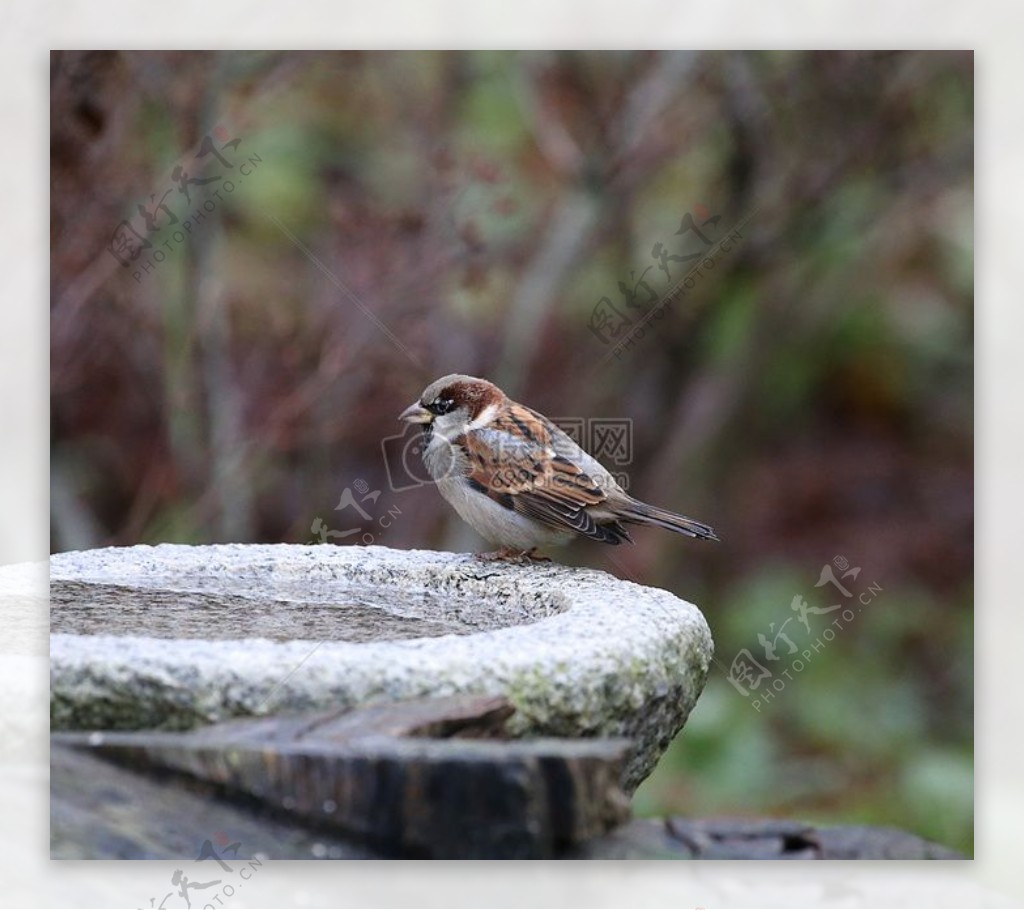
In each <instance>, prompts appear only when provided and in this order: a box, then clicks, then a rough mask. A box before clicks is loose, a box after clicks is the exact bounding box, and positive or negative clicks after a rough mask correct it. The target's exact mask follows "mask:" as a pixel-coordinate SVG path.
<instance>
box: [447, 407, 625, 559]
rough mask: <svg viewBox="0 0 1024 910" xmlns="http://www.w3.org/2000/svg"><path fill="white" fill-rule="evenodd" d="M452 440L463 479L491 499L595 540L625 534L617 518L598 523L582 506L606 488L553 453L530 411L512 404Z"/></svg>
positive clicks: (599, 500) (601, 498) (615, 538)
mask: <svg viewBox="0 0 1024 910" xmlns="http://www.w3.org/2000/svg"><path fill="white" fill-rule="evenodd" d="M458 441H459V443H460V444H461V446H462V448H463V450H464V451H465V452H466V455H467V457H468V462H469V469H470V470H469V482H470V483H471V484H473V486H474V487H475V488H476V489H478V490H480V491H481V492H485V493H486V494H487V495H488V496H490V497H491V498H492V499H493V500H495V502H498V503H500V504H502V505H504V506H505V507H506V508H512V509H514V510H515V511H516V512H519V513H520V514H522V515H526V516H529V517H531V518H534V519H536V520H537V521H540V522H543V523H544V524H547V525H550V526H552V527H556V528H566V529H569V530H572V531H575V532H576V533H578V534H583V535H585V536H586V537H591V538H594V539H595V540H601V541H606V542H608V543H619V542H620V541H621V540H624V539H625V540H628V539H629V537H628V535H627V534H626V531H625V529H623V528H622V526H621V525H619V524H618V522H611V523H608V524H605V525H598V524H597V523H596V522H595V521H594V519H593V517H592V516H591V515H590V514H589V513H588V512H587V511H586V509H587V508H588V507H590V506H595V505H598V504H600V503H602V502H604V501H605V499H606V498H607V494H606V493H605V491H604V490H602V489H601V486H600V484H598V483H595V481H594V479H593V478H592V477H591V476H590V475H588V474H587V473H586V472H585V471H584V470H583V469H582V468H580V467H579V465H577V464H575V463H574V462H573V461H571V460H570V459H569V458H567V457H565V456H564V455H559V454H556V453H555V450H554V448H553V447H552V440H551V434H550V432H549V431H548V428H547V426H546V425H545V421H544V420H543V418H541V417H540V415H538V414H537V413H536V412H534V411H531V410H530V409H529V408H525V407H523V406H521V405H514V406H513V407H512V408H510V409H509V411H508V413H507V414H499V415H498V416H496V417H495V419H494V420H493V421H492V422H491V423H490V424H488V425H487V426H486V427H481V428H479V429H477V430H475V431H474V432H472V433H470V434H469V435H467V436H463V437H462V438H460V439H459V440H458Z"/></svg>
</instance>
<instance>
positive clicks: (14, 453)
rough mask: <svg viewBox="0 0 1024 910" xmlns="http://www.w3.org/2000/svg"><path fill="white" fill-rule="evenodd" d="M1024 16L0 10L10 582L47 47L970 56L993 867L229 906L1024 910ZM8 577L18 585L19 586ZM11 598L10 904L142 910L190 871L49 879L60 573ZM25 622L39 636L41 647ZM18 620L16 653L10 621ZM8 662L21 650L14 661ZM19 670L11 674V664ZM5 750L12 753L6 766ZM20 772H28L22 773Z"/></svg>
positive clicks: (29, 532) (846, 8)
mask: <svg viewBox="0 0 1024 910" xmlns="http://www.w3.org/2000/svg"><path fill="white" fill-rule="evenodd" d="M1022 36H1024V5H1017V4H1011V3H1005V4H1000V3H997V2H985V3H979V2H974V3H963V2H932V3H926V2H904V3H901V4H895V3H890V4H887V5H886V6H885V7H883V6H882V5H881V4H879V3H870V4H869V3H865V2H863V0H859V2H848V3H825V2H810V0H808V2H775V3H768V2H763V0H762V2H756V0H755V2H742V3H741V2H728V0H704V2H701V3H679V2H637V0H633V2H630V3H628V4H626V3H621V4H614V3H610V2H606V0H584V2H570V3H567V2H561V3H560V2H555V0H515V2H514V3H505V4H501V5H499V4H498V3H490V2H481V0H471V2H449V3H441V2H434V3H429V4H428V3H426V2H413V0H408V2H385V0H375V2H373V3H366V2H359V3H355V2H338V0H334V2H329V0H322V2H301V0H289V2H287V3H285V4H271V3H268V2H266V0H264V2H237V0H206V2H201V3H200V2H185V0H177V2H173V3H152V2H150V3H143V2H141V0H137V2H134V3H114V2H102V3H101V2H95V3H85V2H69V3H59V2H54V0H48V2H46V0H44V2H35V3H33V2H30V0H19V2H3V3H2V5H0V46H2V53H0V127H2V135H3V137H4V138H3V140H2V142H0V161H2V167H0V177H2V183H0V187H2V191H3V205H2V206H0V251H2V254H3V268H2V270H0V288H2V301H0V390H2V391H0V394H2V399H0V485H2V486H0V505H2V508H0V564H3V565H5V564H10V563H16V562H24V561H32V560H43V559H45V558H46V555H47V547H48V531H47V529H48V519H47V514H48V467H49V466H48V423H49V421H48V392H49V379H48V373H49V369H48V358H49V355H48V331H49V326H48V305H47V300H48V210H49V205H48V193H49V188H48V187H49V184H48V163H49V148H48V118H49V113H48V112H49V103H48V97H49V77H48V71H49V60H48V58H49V53H48V52H49V49H50V48H82V47H89V48H111V47H116V48H146V47H160V48H175V47H181V48H219V47H233V48H314V47H317V48H321V47H322V48H330V47H337V48H350V47H382V48H413V47H432V48H447V47H455V48H474V47H497V48H527V47H530V48H532V47H565V48H584V47H588V48H612V47H616V48H647V47H665V48H669V47H682V48H694V47H696V48H793V47H797V48H860V47H871V48H973V49H974V50H975V51H976V58H975V64H976V85H977V110H976V131H975V132H976V170H977V175H978V179H977V200H978V201H977V207H976V214H977V219H976V251H977V256H976V261H977V284H976V287H977V290H978V295H977V296H978V305H977V313H978V317H977V322H976V325H977V330H978V331H977V338H976V343H977V356H976V362H977V365H978V368H977V377H976V390H977V401H976V404H977V410H976V415H977V418H976V424H977V488H976V497H977V503H978V508H977V536H976V542H977V549H976V552H977V570H978V581H977V589H976V591H977V617H978V619H977V624H976V626H977V639H976V648H975V655H976V676H977V689H976V695H977V707H978V710H977V725H976V729H977V765H976V785H977V790H976V793H977V795H976V810H977V815H976V825H977V844H976V854H977V857H978V858H977V859H976V860H975V861H974V862H972V863H953V864H947V863H930V864H923V863H918V864H912V863H907V864H898V863H846V864H839V863H786V864H782V863H777V864H767V863H695V864H687V863H588V864H584V863H577V864H566V863H546V864H530V865H526V864H518V863H507V864H498V863H473V864H470V863H463V864H459V863H432V864H427V863H389V864H381V863H283V862H282V863H273V864H267V865H265V866H264V868H263V869H262V870H260V872H259V875H258V879H256V878H254V879H253V881H252V883H251V888H247V889H246V892H245V893H239V894H237V895H236V896H235V897H233V898H232V899H231V900H230V901H226V902H225V906H227V907H231V908H235V907H237V908H242V907H264V906H309V907H320V906H325V907H326V906H342V907H355V906H373V907H405V906H429V907H474V906H500V907H532V906H546V907H550V906H566V907H576V906H580V907H583V906H596V907H611V906H642V907H662V906H676V907H680V906H681V907H697V906H700V907H706V906H778V907H803V906H817V907H824V906H844V907H845V906H867V907H874V906H932V907H939V906H1019V905H1020V904H1019V902H1020V901H1021V899H1022V898H1024V861H1022V859H1021V844H1024V836H1022V835H1024V821H1022V819H1024V773H1022V771H1021V768H1022V764H1024V763H1022V758H1024V756H1022V749H1021V742H1022V732H1021V731H1022V728H1024V723H1022V720H1024V718H1022V711H1021V707H1020V693H1019V692H1018V689H1019V688H1020V687H1021V683H1020V678H1021V667H1022V662H1021V660H1020V650H1021V644H1022V643H1024V610H1022V609H1021V607H1020V605H1019V600H1020V598H1019V595H1018V591H1017V586H1018V584H1020V576H1018V574H1017V569H1018V568H1019V567H1020V563H1019V562H1018V559H1019V552H1020V549H1021V544H1022V533H1021V526H1022V522H1021V516H1024V496H1022V487H1024V407H1022V402H1021V390H1022V388H1024V357H1022V356H1021V344H1022V341H1024V301H1022V300H1021V289H1022V288H1024V275H1022V268H1024V253H1022V249H1021V247H1022V241H1024V230H1022V227H1024V225H1022V214H1021V213H1022V210H1024V205H1022V202H1024V199H1022V195H1024V194H1022V192H1021V188H1022V184H1021V169H1022V167H1024V154H1022V147H1024V143H1022V140H1024V135H1022V123H1024V104H1022V101H1021V98H1022V94H1024V92H1022V88H1024V42H1022ZM6 574H7V577H8V578H10V573H6ZM32 585H35V588H36V590H37V591H38V595H39V596H38V598H36V599H34V600H33V599H31V598H29V599H26V598H25V597H22V598H20V599H18V598H12V597H6V598H5V597H3V591H0V609H2V610H3V611H4V613H5V615H0V636H4V635H12V634H16V636H17V638H18V641H19V642H23V643H24V645H25V646H24V647H21V645H20V644H19V645H18V646H17V647H15V648H13V649H12V647H10V646H9V647H7V648H4V649H0V736H4V737H15V738H17V739H18V743H19V744H18V746H17V748H13V747H12V749H9V750H8V753H9V757H8V759H7V760H5V761H3V762H2V763H0V873H2V874H0V906H23V907H35V906H39V907H50V906H76V907H92V906H128V907H136V906H146V905H148V901H149V897H150V895H153V894H157V893H161V894H162V893H164V890H165V889H164V890H161V887H162V886H163V885H164V884H166V882H167V881H168V880H169V878H170V874H171V871H172V870H173V869H174V868H175V865H174V864H169V863H150V862H137V863H109V862H81V863H76V862H51V861H50V860H49V859H48V855H49V844H48V820H47V816H48V790H47V776H48V755H47V737H46V732H47V671H46V629H45V622H46V619H45V617H46V602H45V574H44V571H39V572H38V573H37V574H36V576H35V577H34V579H32V578H28V580H27V581H26V582H25V585H23V588H22V590H23V592H25V591H27V590H29V587H31V586H32ZM26 604H30V607H28V609H31V610H32V611H34V612H33V614H32V616H33V617H34V620H38V621H37V622H35V621H34V620H33V622H30V623H29V624H28V626H26V622H25V616H26V615H27V614H26V612H25V611H26V609H27V608H26V606H25V605H26ZM19 610H20V611H21V614H20V619H18V618H17V617H15V618H16V619H17V622H15V623H14V625H15V628H16V633H11V631H10V629H11V622H9V621H8V620H9V616H8V615H7V614H9V615H10V616H14V613H15V612H17V611H19ZM8 644H9V645H10V639H9V642H8ZM12 650H14V651H15V652H20V653H15V654H12V653H10V652H11V651H12ZM0 752H2V750H0ZM11 753H12V754H13V758H12V757H10V754H11Z"/></svg>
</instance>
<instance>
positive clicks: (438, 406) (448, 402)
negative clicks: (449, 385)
mask: <svg viewBox="0 0 1024 910" xmlns="http://www.w3.org/2000/svg"><path fill="white" fill-rule="evenodd" d="M454 408H455V402H454V401H452V399H451V398H438V399H437V400H436V401H434V402H432V403H431V404H428V405H427V410H428V411H430V412H431V413H432V414H447V413H448V412H449V411H451V410H453V409H454Z"/></svg>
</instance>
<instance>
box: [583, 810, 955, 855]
mask: <svg viewBox="0 0 1024 910" xmlns="http://www.w3.org/2000/svg"><path fill="white" fill-rule="evenodd" d="M563 858H565V859H676V860H679V859H814V860H818V859H824V860H831V859H900V860H905V859H964V858H965V857H964V856H963V855H961V854H960V853H957V852H956V851H955V850H950V849H949V848H948V847H944V846H942V845H941V844H935V843H932V842H930V841H926V840H924V839H923V838H920V837H917V836H916V835H914V834H910V833H908V832H906V831H900V830H898V829H896V828H876V827H868V826H861V825H838V826H834V827H817V826H815V825H810V824H806V823H804V822H799V821H788V820H786V819H772V818H769V819H736V818H707V819H690V818H680V817H673V818H667V819H637V820H635V821H632V822H629V823H628V824H626V825H622V826H621V827H619V828H617V829H615V830H614V831H611V832H609V833H608V834H605V835H602V836H600V837H596V838H594V839H592V840H590V841H587V842H586V843H583V844H577V845H574V846H572V847H570V848H568V850H567V851H566V853H565V854H564V856H563Z"/></svg>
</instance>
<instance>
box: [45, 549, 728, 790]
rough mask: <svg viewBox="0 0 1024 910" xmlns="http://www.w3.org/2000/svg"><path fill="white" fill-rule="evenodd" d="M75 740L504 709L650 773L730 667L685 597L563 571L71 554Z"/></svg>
mask: <svg viewBox="0 0 1024 910" xmlns="http://www.w3.org/2000/svg"><path fill="white" fill-rule="evenodd" d="M50 564H51V573H50V574H51V633H52V634H51V723H52V728H53V729H54V730H55V731H56V730H66V731H71V730H79V731H81V730H108V731H110V730H122V731H128V730H140V729H154V728H155V729H163V730H187V729H191V728H194V727H197V726H201V725H204V724H208V723H216V722H220V721H223V720H226V719H229V718H232V717H245V716H253V715H256V716H259V715H279V714H284V713H294V712H298V711H307V710H326V709H347V708H355V707H358V706H362V705H366V704H372V703H375V702H381V701H386V700H397V699H410V698H422V697H432V696H450V695H460V694H467V695H468V694H476V695H495V696H504V697H505V698H507V699H509V700H510V701H511V702H512V704H513V705H514V706H515V708H516V713H515V714H514V716H513V717H512V718H511V720H510V722H509V726H508V732H509V733H510V734H511V735H512V736H515V737H537V736H546V737H552V736H554V737H569V738H578V737H603V738H617V737H624V738H627V739H629V740H630V741H631V743H632V745H631V751H630V753H629V756H628V758H627V761H626V762H625V764H624V771H623V779H622V785H623V787H624V788H625V789H626V790H627V791H630V792H631V791H632V790H633V789H635V787H636V786H637V785H638V784H639V783H640V782H641V781H642V780H643V779H644V778H645V777H646V776H647V775H648V774H649V773H650V771H651V770H652V769H653V767H654V765H655V763H656V762H657V760H658V758H659V757H660V756H661V754H662V752H663V751H664V750H665V748H666V747H667V746H668V744H669V742H670V741H671V740H672V738H673V737H674V736H675V735H676V733H678V731H679V730H680V729H681V728H682V726H683V724H684V723H685V721H686V718H687V716H688V715H689V713H690V711H691V709H692V708H693V706H694V704H695V703H696V700H697V697H698V696H699V694H700V692H701V690H702V688H703V686H704V682H705V679H706V677H707V672H708V665H709V662H710V660H711V654H712V641H711V635H710V632H709V630H708V626H707V623H706V622H705V621H704V617H703V616H702V615H701V613H700V611H699V610H698V609H697V608H696V607H695V606H693V605H692V604H689V603H687V602H685V601H683V600H680V599H679V598H677V597H675V596H673V595H672V594H669V593H668V592H666V591H662V590H658V589H654V588H648V587H643V586H640V585H636V584H633V583H631V582H626V581H621V580H619V579H617V578H614V577H612V576H610V575H608V574H606V573H603V572H597V571H592V570H585V569H574V568H569V567H564V566H559V565H555V564H551V563H541V564H532V565H507V564H495V563H486V562H481V561H480V560H478V559H476V558H475V557H473V556H470V555H466V554H454V553H438V552H431V551H396V550H390V549H388V548H385V547H354V546H353V547H336V546H326V545H321V546H293V545H283V544H282V545H273V546H265V545H241V544H234V545H222V546H205V547H191V546H179V545H170V544H164V545H161V546H157V547H148V546H137V547H128V548H110V549H105V550H90V551H83V552H77V553H62V554H58V555H55V556H53V557H51V561H50Z"/></svg>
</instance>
